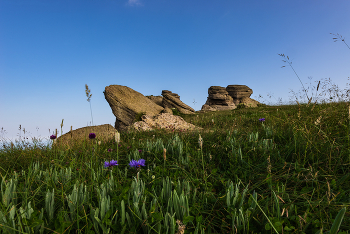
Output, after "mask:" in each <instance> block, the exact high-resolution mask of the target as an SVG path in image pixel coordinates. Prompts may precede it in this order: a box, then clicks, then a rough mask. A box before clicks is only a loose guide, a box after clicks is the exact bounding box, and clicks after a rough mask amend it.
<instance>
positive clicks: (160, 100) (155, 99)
mask: <svg viewBox="0 0 350 234" xmlns="http://www.w3.org/2000/svg"><path fill="white" fill-rule="evenodd" d="M146 97H148V98H149V99H151V100H152V101H153V102H154V103H155V104H157V105H158V106H163V97H162V96H153V95H150V96H146Z"/></svg>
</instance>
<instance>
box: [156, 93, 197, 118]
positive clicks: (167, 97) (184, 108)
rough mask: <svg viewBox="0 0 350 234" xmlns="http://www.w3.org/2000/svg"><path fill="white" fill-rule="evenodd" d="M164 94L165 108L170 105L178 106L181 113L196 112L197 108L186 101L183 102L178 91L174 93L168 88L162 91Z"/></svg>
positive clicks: (163, 102) (172, 106)
mask: <svg viewBox="0 0 350 234" xmlns="http://www.w3.org/2000/svg"><path fill="white" fill-rule="evenodd" d="M162 96H163V101H162V104H163V105H162V106H163V107H164V108H166V107H168V108H170V109H171V108H176V109H178V110H179V112H180V113H182V114H194V113H195V110H194V109H193V108H192V107H190V106H188V105H186V104H185V103H183V102H182V101H181V100H180V96H179V95H178V94H176V93H173V92H171V91H168V90H163V91H162Z"/></svg>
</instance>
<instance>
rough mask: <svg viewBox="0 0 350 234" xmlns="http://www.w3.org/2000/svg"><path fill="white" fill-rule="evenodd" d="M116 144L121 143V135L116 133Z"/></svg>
mask: <svg viewBox="0 0 350 234" xmlns="http://www.w3.org/2000/svg"><path fill="white" fill-rule="evenodd" d="M115 142H117V143H119V142H120V133H119V132H116V133H115Z"/></svg>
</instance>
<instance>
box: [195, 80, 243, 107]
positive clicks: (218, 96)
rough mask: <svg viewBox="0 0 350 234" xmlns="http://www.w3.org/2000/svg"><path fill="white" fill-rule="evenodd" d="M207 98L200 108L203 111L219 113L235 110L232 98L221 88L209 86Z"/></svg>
mask: <svg viewBox="0 0 350 234" xmlns="http://www.w3.org/2000/svg"><path fill="white" fill-rule="evenodd" d="M208 94H209V95H208V98H207V101H206V103H205V104H204V105H203V106H202V109H201V110H203V111H216V110H218V111H221V110H233V109H235V108H236V105H235V103H234V102H233V99H232V97H231V96H230V95H229V94H228V92H227V91H226V89H225V88H224V87H221V86H211V87H210V88H209V89H208Z"/></svg>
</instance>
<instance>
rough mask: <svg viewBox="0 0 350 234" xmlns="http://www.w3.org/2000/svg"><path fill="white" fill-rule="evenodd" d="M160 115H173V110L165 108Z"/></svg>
mask: <svg viewBox="0 0 350 234" xmlns="http://www.w3.org/2000/svg"><path fill="white" fill-rule="evenodd" d="M162 113H168V114H171V115H172V114H173V110H172V109H170V108H169V107H165V108H164V110H163V111H162Z"/></svg>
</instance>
